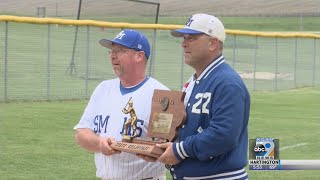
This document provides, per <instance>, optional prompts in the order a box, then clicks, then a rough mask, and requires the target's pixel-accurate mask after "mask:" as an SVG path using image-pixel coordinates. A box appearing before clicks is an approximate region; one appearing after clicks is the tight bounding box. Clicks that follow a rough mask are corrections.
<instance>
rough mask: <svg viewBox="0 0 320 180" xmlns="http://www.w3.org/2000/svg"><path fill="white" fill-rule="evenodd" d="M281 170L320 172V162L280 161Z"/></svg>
mask: <svg viewBox="0 0 320 180" xmlns="http://www.w3.org/2000/svg"><path fill="white" fill-rule="evenodd" d="M279 161H280V170H320V160H279Z"/></svg>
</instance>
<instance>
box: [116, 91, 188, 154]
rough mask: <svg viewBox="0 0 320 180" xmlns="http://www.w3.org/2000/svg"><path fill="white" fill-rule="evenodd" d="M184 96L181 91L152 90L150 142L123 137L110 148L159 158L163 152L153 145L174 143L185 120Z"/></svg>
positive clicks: (149, 127)
mask: <svg viewBox="0 0 320 180" xmlns="http://www.w3.org/2000/svg"><path fill="white" fill-rule="evenodd" d="M184 96H185V93H184V92H181V91H169V90H154V93H153V97H152V107H151V114H150V121H149V126H148V134H147V135H148V137H150V138H151V139H152V140H143V139H136V138H135V137H128V136H123V139H122V142H116V143H114V144H111V147H112V148H113V149H116V150H119V151H124V152H128V153H133V154H141V155H145V156H150V157H154V158H158V157H160V156H161V154H162V153H163V152H164V150H163V149H161V148H159V147H156V146H155V144H159V143H163V142H168V141H170V142H172V141H174V140H175V139H176V138H177V130H178V128H180V127H181V126H182V125H183V124H184V122H185V120H186V111H185V107H184V104H183V101H184Z"/></svg>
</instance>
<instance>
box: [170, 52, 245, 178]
mask: <svg viewBox="0 0 320 180" xmlns="http://www.w3.org/2000/svg"><path fill="white" fill-rule="evenodd" d="M224 61H225V60H224V57H223V56H222V55H221V56H220V57H218V58H217V59H215V60H214V61H213V62H212V63H211V64H210V65H209V66H208V67H207V68H206V69H205V70H204V72H203V73H202V74H201V75H200V76H199V77H198V78H197V79H194V78H192V79H191V81H190V82H189V83H190V84H189V86H190V87H188V88H187V89H186V99H185V103H186V112H187V119H186V123H185V125H184V126H183V127H182V128H181V129H180V130H179V133H178V141H177V142H175V143H174V144H173V151H174V154H175V156H176V157H177V158H178V159H179V160H181V162H180V163H178V164H176V165H174V166H172V167H171V168H170V172H171V175H172V176H173V178H174V179H188V177H189V178H191V177H193V179H215V178H219V179H223V178H230V177H237V178H238V179H247V178H248V177H247V173H246V171H245V169H244V167H245V166H246V164H247V161H248V160H247V147H248V128H247V127H248V120H249V111H250V95H249V92H248V90H247V88H246V86H245V84H244V82H243V81H242V79H241V77H240V76H239V75H238V74H237V73H236V72H235V71H234V70H233V69H232V68H231V67H230V66H229V65H228V64H226V63H225V62H224Z"/></svg>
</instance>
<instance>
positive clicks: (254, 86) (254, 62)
mask: <svg viewBox="0 0 320 180" xmlns="http://www.w3.org/2000/svg"><path fill="white" fill-rule="evenodd" d="M257 54H258V36H256V48H255V51H254V59H253V91H255V90H256V71H257Z"/></svg>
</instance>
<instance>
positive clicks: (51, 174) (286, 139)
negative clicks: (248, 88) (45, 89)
mask: <svg viewBox="0 0 320 180" xmlns="http://www.w3.org/2000/svg"><path fill="white" fill-rule="evenodd" d="M251 96H252V106H251V107H252V108H251V116H250V122H249V138H255V137H274V138H279V139H280V159H286V160H287V159H319V157H320V151H319V149H320V144H319V140H320V139H319V137H320V131H319V129H320V111H319V102H320V89H319V88H301V89H295V90H286V91H278V92H253V93H252V94H251ZM86 103H87V101H86V100H81V101H78V100H76V101H52V102H39V101H34V102H10V103H0V175H1V177H0V179H28V180H29V179H96V178H95V167H94V163H93V154H91V153H88V152H86V151H84V150H82V149H80V148H79V147H78V146H77V145H76V144H75V142H74V131H73V127H74V125H75V124H76V123H77V122H78V120H79V118H80V116H81V114H82V112H83V110H84V108H85V106H86ZM301 143H303V144H304V145H303V146H299V147H295V148H290V146H293V145H296V144H301ZM281 148H283V150H281ZM248 173H249V178H250V179H270V180H271V179H283V180H287V179H318V178H319V177H320V171H301V170H300V171H249V172H248ZM168 179H171V178H170V176H168Z"/></svg>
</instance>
